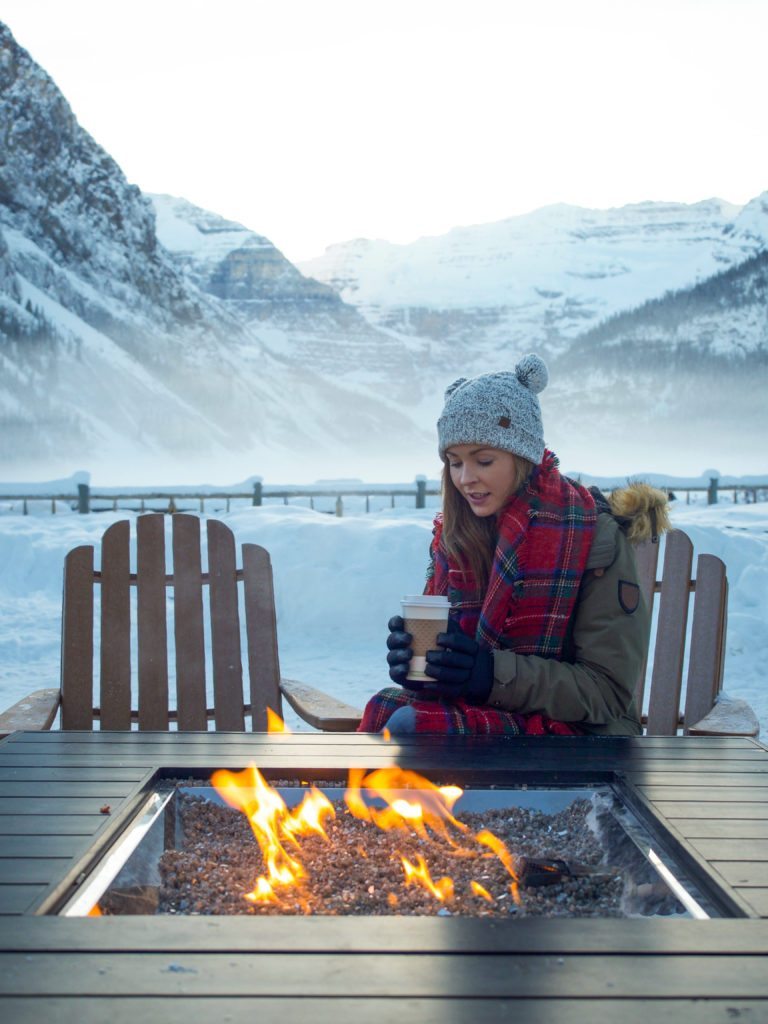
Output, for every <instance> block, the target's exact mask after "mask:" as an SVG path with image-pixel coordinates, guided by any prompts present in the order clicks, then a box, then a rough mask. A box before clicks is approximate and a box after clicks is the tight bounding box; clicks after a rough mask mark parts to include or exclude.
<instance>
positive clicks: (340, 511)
mask: <svg viewBox="0 0 768 1024" xmlns="http://www.w3.org/2000/svg"><path fill="white" fill-rule="evenodd" d="M336 515H337V516H338V517H339V519H341V517H342V516H343V515H344V503H343V502H342V500H341V495H339V496H338V498H337V499H336Z"/></svg>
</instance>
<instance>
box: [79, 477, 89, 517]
mask: <svg viewBox="0 0 768 1024" xmlns="http://www.w3.org/2000/svg"><path fill="white" fill-rule="evenodd" d="M77 511H78V512H79V513H80V515H87V513H88V512H90V511H91V488H90V487H89V486H88V484H78V485H77Z"/></svg>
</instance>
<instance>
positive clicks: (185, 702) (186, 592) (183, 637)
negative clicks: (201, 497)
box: [172, 515, 208, 732]
mask: <svg viewBox="0 0 768 1024" xmlns="http://www.w3.org/2000/svg"><path fill="white" fill-rule="evenodd" d="M172 544H173V576H174V585H173V599H174V607H173V612H174V614H173V631H174V640H175V645H176V710H177V713H178V727H179V729H180V730H182V731H184V732H187V731H191V730H204V729H206V728H207V721H208V720H207V716H206V711H207V703H206V697H205V634H204V631H203V630H204V626H203V569H202V560H201V556H200V520H199V519H198V518H197V517H196V516H185V515H176V516H174V517H173V541H172Z"/></svg>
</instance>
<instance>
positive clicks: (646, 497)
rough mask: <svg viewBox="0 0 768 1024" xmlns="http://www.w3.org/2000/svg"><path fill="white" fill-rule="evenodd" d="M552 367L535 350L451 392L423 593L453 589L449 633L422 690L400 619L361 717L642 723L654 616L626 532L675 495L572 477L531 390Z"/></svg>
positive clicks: (658, 518) (393, 724) (379, 724)
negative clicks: (551, 446)
mask: <svg viewBox="0 0 768 1024" xmlns="http://www.w3.org/2000/svg"><path fill="white" fill-rule="evenodd" d="M547 381H548V372H547V368H546V366H545V364H544V362H543V361H542V360H541V359H540V358H539V357H538V356H536V355H528V356H525V357H524V358H523V359H522V360H521V361H520V362H519V363H518V364H517V366H516V367H515V370H514V372H512V373H510V372H501V373H488V374H482V375H481V376H479V377H474V378H471V379H469V380H468V379H465V378H460V379H459V380H457V381H456V382H455V383H454V384H452V385H451V386H450V387H449V388H448V390H447V391H446V394H445V407H444V409H443V413H442V415H441V417H440V419H439V421H438V424H437V432H438V440H439V450H440V456H441V458H442V459H443V463H444V469H443V511H442V513H441V514H440V515H438V516H437V518H436V519H435V529H434V539H433V542H432V545H431V562H430V566H429V570H428V575H427V585H426V588H425V593H427V594H445V595H447V596H448V598H449V600H450V602H451V615H450V622H449V627H448V632H446V633H441V634H439V636H438V638H437V644H438V649H436V650H434V651H429V652H428V653H427V667H426V670H425V671H426V673H427V675H429V676H430V677H431V678H432V679H433V680H434V683H433V684H424V685H423V688H422V689H421V690H416V689H414V687H415V686H418V685H419V684H414V683H412V682H411V683H409V682H407V681H406V676H407V672H408V662H409V661H410V658H411V654H412V652H411V648H410V646H409V645H410V642H411V637H410V635H409V634H408V633H405V632H403V620H402V619H401V618H400V617H399V616H395V617H394V618H392V619H390V622H389V629H390V634H389V637H388V640H387V646H388V648H389V652H388V654H387V662H388V664H389V674H390V677H391V679H392V680H393V681H394V682H395V683H397V684H399V685H398V686H397V687H390V688H388V689H386V690H383V691H381V692H380V693H378V694H377V695H376V696H375V697H373V698H372V699H371V700H370V701H369V702H368V706H367V707H366V709H365V714H364V716H363V720H362V723H361V726H360V729H361V731H363V732H374V731H379V730H380V729H382V728H383V727H384V726H385V725H386V726H387V727H388V728H389V729H390V731H392V732H401V733H402V732H451V733H467V734H474V733H512V734H515V733H521V732H524V733H529V734H541V733H545V732H554V733H562V734H565V735H583V734H612V735H637V734H639V733H640V731H641V726H640V718H639V710H638V709H637V708H636V707H635V705H634V700H633V690H634V687H635V684H636V682H637V680H638V677H639V674H640V672H641V671H642V667H643V665H644V662H645V657H646V654H647V649H648V635H649V628H650V617H649V613H648V609H647V607H646V605H645V602H644V601H643V598H642V595H641V593H640V588H639V586H638V578H637V567H636V564H635V558H634V554H633V551H632V546H631V544H632V542H637V541H639V540H643V539H645V538H646V537H649V536H651V534H654V535H656V534H658V533H659V532H660V531H661V530H663V529H666V526H667V515H666V496H665V495H664V494H663V493H662V492H661V491H657V490H655V489H654V488H651V487H648V486H646V485H643V484H635V485H631V486H630V487H629V488H627V489H626V490H624V491H621V492H619V493H617V492H614V493H613V494H612V495H611V499H610V502H609V501H607V500H606V499H605V497H604V496H603V495H602V494H601V493H600V492H599V491H598V490H597V489H595V488H593V489H591V490H587V489H586V488H585V487H582V485H581V484H579V483H577V482H575V481H573V480H570V479H568V478H567V477H565V476H562V475H561V474H560V473H559V472H558V468H557V459H556V457H555V456H554V455H553V454H552V452H549V451H547V450H546V448H545V446H544V436H543V428H542V423H541V410H540V408H539V401H538V398H537V397H536V396H537V394H538V393H539V392H540V391H542V390H543V388H544V387H545V386H546V384H547ZM408 687H410V688H408Z"/></svg>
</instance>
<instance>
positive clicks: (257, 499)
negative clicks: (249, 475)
mask: <svg viewBox="0 0 768 1024" xmlns="http://www.w3.org/2000/svg"><path fill="white" fill-rule="evenodd" d="M261 498H262V490H261V477H259V478H258V480H256V481H255V483H254V485H253V501H252V503H251V504H253V505H260V504H261Z"/></svg>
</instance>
